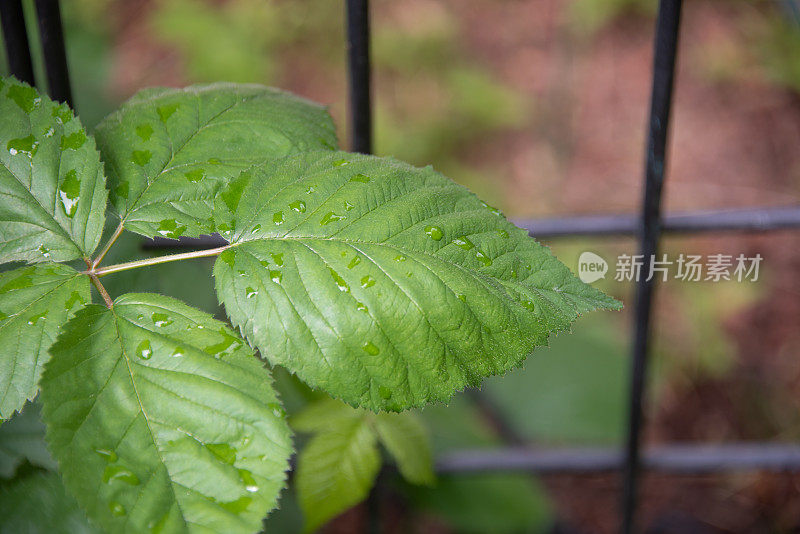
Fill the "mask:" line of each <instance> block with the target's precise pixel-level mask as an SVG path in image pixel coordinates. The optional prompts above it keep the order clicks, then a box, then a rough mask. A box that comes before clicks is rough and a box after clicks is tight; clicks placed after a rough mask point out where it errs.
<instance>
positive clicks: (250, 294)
mask: <svg viewBox="0 0 800 534" xmlns="http://www.w3.org/2000/svg"><path fill="white" fill-rule="evenodd" d="M256 295H258V291H256V290H255V289H253V288H252V287H248V288H247V289H245V296H246V297H247V298H249V299H251V298H253V297H255V296H256Z"/></svg>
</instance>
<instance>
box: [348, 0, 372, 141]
mask: <svg viewBox="0 0 800 534" xmlns="http://www.w3.org/2000/svg"><path fill="white" fill-rule="evenodd" d="M347 59H348V80H349V83H350V87H349V89H350V110H349V111H350V149H351V150H352V151H354V152H361V153H362V154H370V153H372V105H371V98H370V61H369V0H347Z"/></svg>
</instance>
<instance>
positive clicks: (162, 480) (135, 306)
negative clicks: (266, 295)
mask: <svg viewBox="0 0 800 534" xmlns="http://www.w3.org/2000/svg"><path fill="white" fill-rule="evenodd" d="M51 352H52V353H53V355H54V357H53V359H52V360H51V361H50V363H49V364H48V366H47V369H46V370H45V373H44V376H43V378H42V400H43V407H44V408H43V418H44V421H45V423H46V424H47V440H48V443H49V446H50V450H51V451H52V452H53V456H54V457H55V458H56V460H57V461H58V463H59V466H60V468H61V472H62V474H63V477H64V483H65V485H66V487H67V488H68V489H69V490H70V491H71V493H72V494H73V495H75V496H76V498H77V499H78V502H79V503H80V504H81V506H83V507H84V508H85V509H86V510H87V511H88V513H89V517H90V518H91V519H93V520H95V521H97V523H98V524H100V525H101V526H102V527H103V528H104V529H106V530H107V531H109V532H145V531H146V532H150V531H153V530H155V531H158V532H170V533H172V532H230V533H239V532H242V533H251V532H257V531H258V530H259V529H260V527H261V520H262V519H263V517H264V516H265V515H266V514H267V513H268V512H269V511H270V510H271V509H272V508H274V507H275V505H276V502H277V498H278V494H279V492H280V490H281V489H282V488H283V486H284V481H285V471H286V469H287V468H288V458H289V455H290V454H291V442H290V431H289V428H288V425H287V424H286V421H285V414H284V412H283V409H282V407H281V405H280V403H279V401H278V399H277V397H276V394H275V392H274V390H273V389H272V386H271V378H270V375H269V372H268V371H267V370H266V369H265V368H264V367H263V364H262V363H261V362H259V360H257V359H256V358H255V357H254V355H253V352H252V350H251V349H250V348H249V347H248V346H247V345H246V344H245V343H243V342H242V341H241V340H240V339H239V338H238V337H237V336H236V335H235V334H234V332H233V331H232V330H231V329H230V328H228V327H226V326H224V325H223V324H222V323H220V322H219V321H216V320H214V319H213V318H212V317H211V316H209V315H208V314H206V313H203V312H200V311H198V310H195V309H193V308H190V307H189V306H186V305H185V304H182V303H180V302H178V301H176V300H174V299H171V298H167V297H163V296H159V295H149V294H128V295H124V296H122V297H119V298H118V299H117V300H116V301H115V303H114V306H113V308H111V309H108V308H105V307H103V306H98V305H90V306H87V307H86V308H84V309H83V310H81V311H79V312H78V313H77V314H76V315H75V317H74V318H73V319H72V320H71V321H70V322H69V323H67V325H66V326H65V328H64V331H63V333H62V335H61V336H60V337H59V339H58V341H57V342H56V343H55V344H54V346H53V347H52V348H51Z"/></svg>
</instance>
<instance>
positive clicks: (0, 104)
mask: <svg viewBox="0 0 800 534" xmlns="http://www.w3.org/2000/svg"><path fill="white" fill-rule="evenodd" d="M0 117H2V118H3V120H2V122H0V195H2V197H3V202H2V204H0V262H2V263H5V262H9V261H16V260H22V261H27V262H40V261H68V260H73V259H76V258H81V257H89V256H90V255H91V254H92V252H94V249H95V248H96V247H97V244H98V242H99V241H100V236H101V234H102V232H103V224H104V222H105V209H106V197H107V193H106V189H105V177H104V175H103V165H102V164H101V163H100V155H99V154H98V152H97V150H96V149H95V143H94V139H92V137H91V136H89V135H87V134H86V132H85V131H84V129H83V126H81V122H80V121H79V120H78V119H77V118H76V117H74V116H73V114H72V111H71V110H70V109H69V108H68V107H67V106H66V105H64V104H59V103H57V102H53V101H52V100H50V99H49V98H47V97H46V96H42V95H40V94H39V93H38V92H37V91H36V89H34V88H33V87H30V86H29V85H27V84H24V83H22V82H19V81H17V80H16V79H14V78H1V79H0Z"/></svg>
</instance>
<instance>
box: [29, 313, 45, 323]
mask: <svg viewBox="0 0 800 534" xmlns="http://www.w3.org/2000/svg"><path fill="white" fill-rule="evenodd" d="M45 317H47V311H43V312H42V313H38V314H36V315H32V316H31V317H30V318H28V324H29V325H30V326H33V325H35V324H37V323H38V322H39V321H40V320H42V319H44V318H45Z"/></svg>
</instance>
